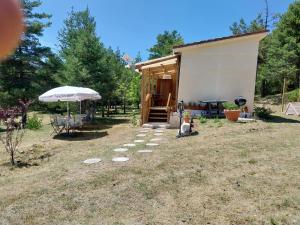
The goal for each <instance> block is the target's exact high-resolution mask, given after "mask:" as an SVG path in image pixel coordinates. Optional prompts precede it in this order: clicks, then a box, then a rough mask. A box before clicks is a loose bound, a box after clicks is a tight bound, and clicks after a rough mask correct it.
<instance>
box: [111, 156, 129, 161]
mask: <svg viewBox="0 0 300 225" xmlns="http://www.w3.org/2000/svg"><path fill="white" fill-rule="evenodd" d="M128 160H129V158H127V157H114V158H113V159H112V161H113V162H127V161H128Z"/></svg>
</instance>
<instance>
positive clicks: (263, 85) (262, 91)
mask: <svg viewBox="0 0 300 225" xmlns="http://www.w3.org/2000/svg"><path fill="white" fill-rule="evenodd" d="M266 84H267V81H266V80H265V79H263V80H262V81H261V87H260V97H262V98H263V97H265V96H266V94H267V93H266Z"/></svg>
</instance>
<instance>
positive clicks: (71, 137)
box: [53, 131, 108, 141]
mask: <svg viewBox="0 0 300 225" xmlns="http://www.w3.org/2000/svg"><path fill="white" fill-rule="evenodd" d="M107 135H108V133H107V132H106V131H105V132H97V131H95V132H92V131H91V132H74V133H70V134H67V133H63V134H58V135H55V136H54V137H53V139H56V140H62V141H88V140H94V139H98V138H102V137H105V136H107Z"/></svg>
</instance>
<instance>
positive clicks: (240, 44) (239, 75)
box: [177, 35, 264, 111]
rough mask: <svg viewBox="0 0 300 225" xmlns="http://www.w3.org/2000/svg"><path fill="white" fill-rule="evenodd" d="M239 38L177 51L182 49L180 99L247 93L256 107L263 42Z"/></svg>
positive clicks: (224, 97)
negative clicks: (257, 74)
mask: <svg viewBox="0 0 300 225" xmlns="http://www.w3.org/2000/svg"><path fill="white" fill-rule="evenodd" d="M263 37H264V36H261V35H260V36H254V37H247V38H237V39H231V40H226V41H219V42H214V43H210V44H206V45H198V46H194V47H187V48H183V49H179V50H177V52H181V54H182V58H181V69H180V81H179V92H178V100H179V101H181V100H184V102H190V101H193V102H197V101H199V100H215V99H218V100H228V101H234V99H235V97H238V96H243V97H245V98H246V99H247V106H248V108H249V110H250V111H252V110H253V101H254V92H255V79H256V67H257V57H258V46H259V41H260V40H261V39H262V38H263Z"/></svg>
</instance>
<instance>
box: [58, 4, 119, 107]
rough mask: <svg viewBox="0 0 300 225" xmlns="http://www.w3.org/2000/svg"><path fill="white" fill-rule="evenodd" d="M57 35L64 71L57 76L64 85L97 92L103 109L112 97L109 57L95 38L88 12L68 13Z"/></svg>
mask: <svg viewBox="0 0 300 225" xmlns="http://www.w3.org/2000/svg"><path fill="white" fill-rule="evenodd" d="M64 24H65V25H64V28H63V29H62V30H61V32H60V33H59V41H60V56H61V58H62V59H63V61H64V65H63V69H62V70H61V72H60V73H59V75H58V76H57V80H58V82H60V83H61V84H64V85H74V86H83V87H90V88H93V89H95V90H96V91H98V92H99V93H100V94H101V96H102V100H101V101H100V104H101V106H102V108H103V107H104V105H107V104H109V102H110V100H111V97H112V93H113V86H112V85H113V80H114V78H113V71H112V70H111V65H110V56H109V54H108V53H107V50H106V49H105V48H104V45H103V43H102V42H100V40H99V38H98V37H97V35H96V22H95V19H94V18H93V17H92V16H91V15H90V11H89V9H86V10H84V11H79V12H75V11H74V10H72V11H71V13H70V14H69V17H68V18H67V19H66V20H65V22H64Z"/></svg>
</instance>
